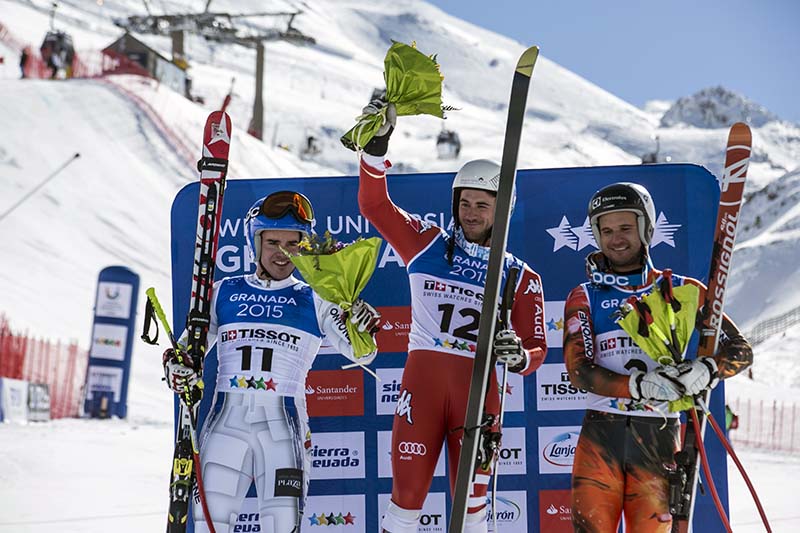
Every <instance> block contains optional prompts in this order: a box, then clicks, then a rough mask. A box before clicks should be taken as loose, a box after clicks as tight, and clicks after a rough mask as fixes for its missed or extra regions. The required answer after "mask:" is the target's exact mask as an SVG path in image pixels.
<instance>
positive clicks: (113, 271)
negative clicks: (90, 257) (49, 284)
mask: <svg viewBox="0 0 800 533" xmlns="http://www.w3.org/2000/svg"><path fill="white" fill-rule="evenodd" d="M138 294H139V275H138V274H136V273H135V272H133V271H132V270H131V269H129V268H127V267H123V266H111V267H106V268H104V269H103V270H101V271H100V275H99V276H98V278H97V294H96V298H95V304H94V323H93V324H92V342H91V347H90V348H89V367H88V368H87V370H86V399H85V401H84V404H83V409H84V412H85V413H86V414H87V415H89V416H90V417H92V418H106V417H109V416H112V415H113V416H117V417H119V418H125V416H126V415H127V413H128V378H129V376H130V372H131V352H132V350H133V331H134V328H135V321H136V300H137V297H138Z"/></svg>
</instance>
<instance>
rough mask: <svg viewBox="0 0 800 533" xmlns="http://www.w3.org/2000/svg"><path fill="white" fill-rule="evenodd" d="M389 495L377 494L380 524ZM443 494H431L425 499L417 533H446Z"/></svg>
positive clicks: (387, 504)
mask: <svg viewBox="0 0 800 533" xmlns="http://www.w3.org/2000/svg"><path fill="white" fill-rule="evenodd" d="M391 496H392V495H391V494H378V509H379V510H380V520H379V523H380V522H383V515H385V514H386V508H387V507H388V506H389V500H390V499H391ZM446 509H447V508H446V504H445V494H444V493H443V492H432V493H430V494H428V496H427V497H426V498H425V503H423V504H422V511H421V513H420V515H419V523H418V524H417V533H444V532H445V531H447V523H446V522H447V515H446Z"/></svg>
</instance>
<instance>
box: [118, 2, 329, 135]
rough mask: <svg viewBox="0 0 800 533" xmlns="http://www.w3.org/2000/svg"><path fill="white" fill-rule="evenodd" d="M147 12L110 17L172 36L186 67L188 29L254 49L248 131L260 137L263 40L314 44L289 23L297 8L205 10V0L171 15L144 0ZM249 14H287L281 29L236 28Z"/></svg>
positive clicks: (176, 56)
mask: <svg viewBox="0 0 800 533" xmlns="http://www.w3.org/2000/svg"><path fill="white" fill-rule="evenodd" d="M144 2H145V8H146V10H147V15H134V16H130V17H127V18H124V19H114V24H116V25H117V26H119V27H120V28H123V29H124V30H125V31H128V32H136V33H145V34H151V35H163V36H168V37H171V38H172V60H173V62H174V63H176V64H178V65H183V66H184V67H186V66H187V65H186V59H185V53H184V46H183V41H184V33H185V32H190V33H194V34H196V35H200V36H202V37H204V38H205V39H206V40H208V41H215V42H220V43H233V44H238V45H241V46H246V47H248V48H255V49H256V92H255V100H254V102H253V118H252V119H251V123H250V127H249V128H248V132H249V133H250V134H251V135H253V136H254V137H257V138H258V139H262V137H263V131H264V104H263V97H262V94H261V93H262V90H263V87H264V43H265V42H267V41H277V40H282V41H287V42H290V43H292V44H296V45H307V44H315V43H316V41H315V40H314V38H313V37H310V36H308V35H305V34H304V33H302V32H301V31H300V30H298V29H297V28H295V27H294V26H292V23H293V22H294V19H295V17H296V16H297V15H300V14H301V13H302V12H301V11H295V12H277V13H276V12H258V13H238V14H232V13H222V12H212V11H209V10H208V9H209V7H210V5H211V2H212V0H208V1H207V2H206V7H205V10H204V11H203V12H202V13H182V14H181V13H178V14H171V15H153V14H152V12H151V11H150V7H149V5H148V3H147V0H144ZM252 17H288V23H287V25H286V29H284V30H278V29H273V30H263V29H258V30H255V29H254V28H253V27H252V26H250V27H249V28H248V31H244V30H243V29H240V28H237V27H236V26H235V25H234V21H235V20H237V19H244V18H252Z"/></svg>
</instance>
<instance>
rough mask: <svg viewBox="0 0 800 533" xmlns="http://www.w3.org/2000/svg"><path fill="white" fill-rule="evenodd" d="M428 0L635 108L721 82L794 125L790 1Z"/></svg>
mask: <svg viewBox="0 0 800 533" xmlns="http://www.w3.org/2000/svg"><path fill="white" fill-rule="evenodd" d="M428 1H429V2H430V3H432V4H434V5H436V6H438V7H439V8H441V9H442V10H444V11H446V12H447V13H449V14H451V15H455V16H457V17H459V18H461V19H464V20H467V21H469V22H471V23H473V24H476V25H479V26H481V27H484V28H487V29H490V30H492V31H495V32H497V33H500V34H503V35H506V36H508V37H511V38H513V39H515V40H517V41H519V42H521V43H523V44H526V45H531V44H538V45H539V47H540V48H541V53H542V55H544V56H545V57H547V58H548V59H551V60H553V61H555V62H556V63H558V64H559V65H561V66H562V67H564V68H567V69H569V70H571V71H572V72H574V73H576V74H578V75H580V76H582V77H584V78H586V79H588V80H589V81H591V82H592V83H594V84H596V85H598V86H600V87H602V88H603V89H605V90H607V91H609V92H611V93H613V94H615V95H616V96H619V97H620V98H622V99H623V100H626V101H628V102H630V103H632V104H634V105H637V106H641V105H643V104H644V103H645V102H646V101H647V100H653V99H665V100H675V99H677V98H679V97H681V96H688V95H690V94H693V93H695V92H697V91H699V90H700V89H703V88H706V87H711V86H715V85H722V86H724V87H726V88H728V89H731V90H733V91H736V92H738V93H740V94H743V95H744V96H746V97H748V98H750V99H751V100H753V101H755V102H757V103H759V104H761V105H763V106H765V107H766V108H767V109H769V110H770V111H772V112H773V113H775V114H777V115H778V116H780V117H781V118H783V119H785V120H790V121H793V122H795V123H798V124H800V1H798V0H693V1H692V0H595V1H591V0H548V1H542V0H493V1H492V2H489V1H486V0H483V1H480V0H428ZM534 87H535V85H534ZM534 94H535V93H534Z"/></svg>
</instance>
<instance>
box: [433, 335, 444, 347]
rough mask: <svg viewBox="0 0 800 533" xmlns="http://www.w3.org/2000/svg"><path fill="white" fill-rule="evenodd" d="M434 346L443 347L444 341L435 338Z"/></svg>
mask: <svg viewBox="0 0 800 533" xmlns="http://www.w3.org/2000/svg"><path fill="white" fill-rule="evenodd" d="M433 345H434V346H441V345H442V339H437V338H436V337H434V338H433Z"/></svg>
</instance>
